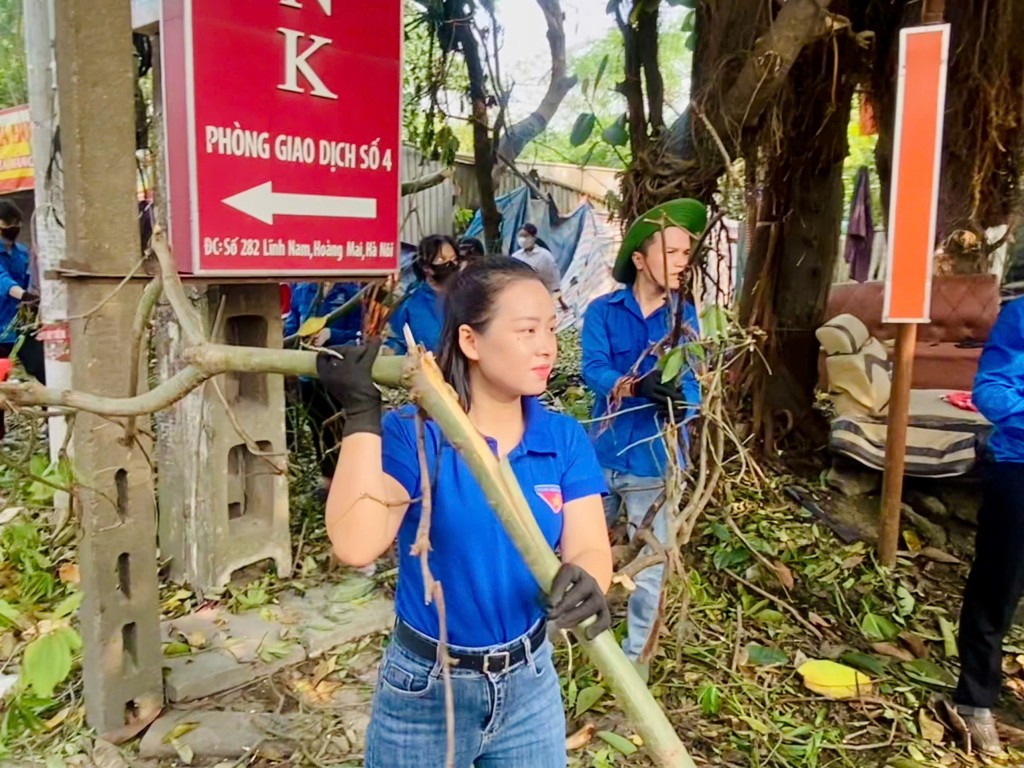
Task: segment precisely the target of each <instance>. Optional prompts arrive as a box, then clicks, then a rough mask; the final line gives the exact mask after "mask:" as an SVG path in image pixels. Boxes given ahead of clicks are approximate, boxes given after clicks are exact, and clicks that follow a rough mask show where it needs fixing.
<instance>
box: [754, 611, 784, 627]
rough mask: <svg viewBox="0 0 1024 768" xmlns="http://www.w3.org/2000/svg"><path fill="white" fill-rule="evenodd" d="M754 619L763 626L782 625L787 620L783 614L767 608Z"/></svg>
mask: <svg viewBox="0 0 1024 768" xmlns="http://www.w3.org/2000/svg"><path fill="white" fill-rule="evenodd" d="M754 618H755V619H757V620H758V621H760V622H761V623H762V624H782V623H783V622H784V621H785V620H786V617H785V616H784V615H783V613H782V612H781V611H776V610H775V609H774V608H765V609H764V610H762V611H758V612H757V613H756V614H755V615H754Z"/></svg>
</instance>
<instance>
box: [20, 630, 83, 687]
mask: <svg viewBox="0 0 1024 768" xmlns="http://www.w3.org/2000/svg"><path fill="white" fill-rule="evenodd" d="M70 673H71V648H70V647H69V646H68V640H67V638H66V637H65V636H64V633H63V632H60V631H58V632H51V633H50V634H48V635H41V636H39V637H37V638H36V639H35V640H33V641H32V642H31V643H29V644H28V645H27V646H26V647H25V655H24V657H23V659H22V665H21V679H22V680H23V681H24V682H25V685H27V686H28V687H29V688H31V689H32V691H33V692H34V693H35V694H36V695H37V696H42V697H44V698H50V697H51V696H53V691H54V689H55V688H56V687H57V686H58V685H59V684H60V683H61V682H63V681H64V679H65V678H66V677H67V676H68V675H69V674H70Z"/></svg>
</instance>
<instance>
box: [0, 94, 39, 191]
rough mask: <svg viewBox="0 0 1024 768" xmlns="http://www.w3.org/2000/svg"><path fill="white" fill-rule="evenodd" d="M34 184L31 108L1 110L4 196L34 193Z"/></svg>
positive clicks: (0, 186) (1, 187) (0, 185)
mask: <svg viewBox="0 0 1024 768" xmlns="http://www.w3.org/2000/svg"><path fill="white" fill-rule="evenodd" d="M34 181H35V178H34V176H33V172H32V120H31V118H30V117H29V114H28V107H11V108H10V109H0V195H4V194H7V193H8V192H24V191H26V190H31V189H32V186H33V183H34Z"/></svg>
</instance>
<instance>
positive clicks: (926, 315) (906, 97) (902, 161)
mask: <svg viewBox="0 0 1024 768" xmlns="http://www.w3.org/2000/svg"><path fill="white" fill-rule="evenodd" d="M948 53H949V25H948V24H935V25H929V26H924V27H910V28H907V29H903V30H901V31H900V69H899V83H898V88H897V92H896V140H895V146H894V148H893V169H892V192H891V197H890V203H889V252H888V260H887V268H886V273H885V274H886V277H885V307H884V310H883V313H882V319H883V320H884V321H885V322H887V323H927V322H929V321H930V320H931V293H932V291H931V287H932V261H933V255H934V251H935V217H936V214H937V208H938V199H939V167H940V161H941V158H942V119H943V113H944V110H945V104H946V65H947V58H948Z"/></svg>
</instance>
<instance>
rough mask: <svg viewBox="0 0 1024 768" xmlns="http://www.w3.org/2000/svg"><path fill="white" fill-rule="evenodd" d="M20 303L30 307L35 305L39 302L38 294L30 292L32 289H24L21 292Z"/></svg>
mask: <svg viewBox="0 0 1024 768" xmlns="http://www.w3.org/2000/svg"><path fill="white" fill-rule="evenodd" d="M21 303H22V304H27V305H29V306H30V307H32V306H35V305H36V304H38V303H39V294H38V293H32V291H25V292H24V293H22V294H21Z"/></svg>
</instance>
